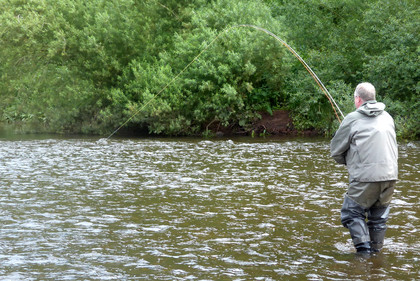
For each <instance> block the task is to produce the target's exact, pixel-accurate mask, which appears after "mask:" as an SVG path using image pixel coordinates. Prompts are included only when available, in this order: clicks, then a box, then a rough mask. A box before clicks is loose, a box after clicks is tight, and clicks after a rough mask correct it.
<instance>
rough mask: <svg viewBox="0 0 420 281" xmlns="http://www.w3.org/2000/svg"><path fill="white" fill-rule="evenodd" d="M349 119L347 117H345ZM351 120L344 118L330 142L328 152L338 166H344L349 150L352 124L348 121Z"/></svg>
mask: <svg viewBox="0 0 420 281" xmlns="http://www.w3.org/2000/svg"><path fill="white" fill-rule="evenodd" d="M347 117H349V116H347ZM349 119H351V118H344V120H343V122H342V123H341V125H340V127H339V128H338V130H337V132H336V133H335V135H334V137H333V138H332V140H331V146H330V152H331V157H332V158H334V160H335V161H337V163H339V164H344V165H346V164H347V163H346V155H347V151H348V150H349V148H350V143H351V139H352V133H351V127H352V122H351V121H350V120H349Z"/></svg>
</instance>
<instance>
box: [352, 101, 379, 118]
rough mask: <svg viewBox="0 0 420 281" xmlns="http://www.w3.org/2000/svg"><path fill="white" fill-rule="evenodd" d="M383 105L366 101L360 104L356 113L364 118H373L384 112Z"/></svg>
mask: <svg viewBox="0 0 420 281" xmlns="http://www.w3.org/2000/svg"><path fill="white" fill-rule="evenodd" d="M384 109H385V104H383V103H382V102H377V101H367V102H365V103H364V104H362V105H361V106H360V107H359V108H358V109H357V110H356V111H357V112H359V113H362V114H364V115H366V116H371V117H375V116H378V115H380V114H382V112H384Z"/></svg>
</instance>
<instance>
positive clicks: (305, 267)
mask: <svg viewBox="0 0 420 281" xmlns="http://www.w3.org/2000/svg"><path fill="white" fill-rule="evenodd" d="M419 158H420V145H419V142H411V143H408V144H402V145H400V179H401V181H400V182H399V184H398V190H397V192H396V194H395V197H394V199H393V201H392V213H391V216H390V221H389V230H388V233H387V238H386V240H385V243H386V245H385V246H384V251H383V253H381V254H379V255H376V256H373V257H371V258H369V259H365V258H360V257H358V256H355V254H354V253H353V252H354V250H353V247H352V244H351V241H350V237H349V234H348V233H347V230H346V229H344V228H343V227H342V226H341V225H340V218H339V216H340V214H339V213H340V208H341V203H342V197H343V194H344V193H345V191H346V185H347V184H346V182H347V172H346V170H345V168H344V167H342V166H339V165H336V164H335V163H334V162H333V161H332V160H331V159H330V158H329V143H328V141H327V140H318V139H315V140H314V139H289V140H284V139H283V140H278V139H277V140H276V139H269V140H259V139H257V140H255V139H234V140H191V139H182V140H180V139H145V140H138V139H123V140H120V139H111V140H108V141H107V140H101V141H97V140H92V139H37V140H36V139H33V140H12V141H10V140H4V139H3V140H1V139H0V189H1V193H0V206H1V207H0V208H1V213H0V222H1V224H2V226H1V228H0V276H2V278H5V279H10V280H40V279H41V280H43V279H61V280H62V279H66V280H76V279H77V280H80V279H91V280H95V279H97V280H99V279H100V280H127V279H145V280H185V279H187V280H188V279H192V280H203V279H206V280H233V279H235V280H284V279H286V280H289V279H298V280H300V279H301V280H346V279H366V276H369V280H401V279H407V280H414V279H416V278H419V269H418V264H419V262H420V261H419V256H420V243H419V240H420V239H419V238H420V237H419V232H418V231H419V203H420V202H419V190H420V189H419V187H420V183H419V182H420V178H419V172H418V171H419V169H420V161H419V160H420V159H419Z"/></svg>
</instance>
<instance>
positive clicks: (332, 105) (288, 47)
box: [106, 24, 344, 139]
mask: <svg viewBox="0 0 420 281" xmlns="http://www.w3.org/2000/svg"><path fill="white" fill-rule="evenodd" d="M239 27H250V28H253V29H256V30H259V31H262V32H264V33H266V34H268V35H270V36H271V37H273V38H274V39H276V40H277V41H279V42H280V43H281V44H282V45H283V46H285V47H286V48H287V49H288V50H289V51H290V52H291V53H292V54H293V55H294V56H295V57H296V58H297V59H298V60H299V61H300V62H301V63H302V65H303V66H304V67H305V69H306V70H307V71H308V72H309V74H310V75H311V76H312V78H313V79H314V80H315V82H316V83H317V85H318V86H319V87H320V89H321V91H322V92H323V93H324V94H325V96H326V97H327V99H328V101H329V102H330V104H331V107H332V108H333V110H334V113H335V116H336V117H337V120H338V122H339V123H341V119H340V117H339V116H338V113H337V110H338V111H339V112H340V114H341V116H342V117H343V118H344V114H343V112H341V110H340V108H339V107H338V105H337V103H336V102H335V100H334V98H333V97H332V96H331V94H330V93H329V92H328V90H327V88H326V87H325V86H324V84H323V83H322V81H321V80H320V79H319V78H318V76H317V75H316V74H315V72H314V71H313V70H312V69H311V68H310V67H309V65H308V64H307V63H306V62H305V61H304V60H303V59H302V58H301V57H300V56H299V54H298V53H297V52H296V51H295V50H294V49H293V48H292V47H290V46H289V45H288V44H287V43H286V42H285V41H283V40H282V39H280V38H279V37H278V36H277V35H275V34H274V33H272V32H271V31H268V30H267V29H265V28H262V27H259V26H256V25H252V24H239V25H233V26H231V27H228V28H226V29H224V30H223V31H221V32H220V33H219V34H217V35H216V37H215V38H214V39H213V40H212V41H211V42H210V43H209V44H207V46H205V47H204V48H203V49H202V50H201V52H200V53H199V54H198V55H197V56H195V57H194V59H193V60H192V61H190V62H189V63H188V64H187V65H186V66H185V67H184V68H183V69H182V70H181V71H180V72H179V73H178V74H177V75H175V76H174V77H173V78H172V80H171V81H169V82H168V83H167V84H166V85H165V86H164V87H163V88H162V89H160V91H159V92H158V93H157V94H156V95H155V96H154V97H153V98H151V99H149V100H148V101H147V102H146V103H145V104H144V105H143V106H142V107H141V108H140V109H138V110H137V111H136V112H134V114H133V115H131V116H130V118H128V119H127V120H126V121H125V122H124V123H123V124H122V125H121V126H119V127H118V128H117V129H116V130H115V131H114V132H112V133H111V134H110V135H109V136H108V137H107V138H106V139H109V138H111V137H112V136H113V135H114V134H116V133H117V132H118V131H119V130H120V129H121V128H122V127H124V126H125V125H126V124H127V123H128V122H130V120H131V119H133V118H134V116H136V115H137V114H138V113H139V112H140V111H142V110H143V109H144V108H145V107H146V106H147V105H148V104H149V103H150V102H151V101H152V100H154V99H155V98H157V97H158V96H159V95H160V94H162V92H163V91H165V90H166V89H167V88H168V87H169V86H170V85H171V84H172V83H173V82H175V80H177V79H178V77H179V76H181V74H182V73H184V72H185V70H187V69H188V68H189V67H190V66H191V65H192V64H193V63H194V62H195V61H196V60H197V59H198V58H199V57H200V56H201V55H202V54H203V53H204V52H205V51H207V49H208V48H209V47H210V46H211V45H213V43H214V42H215V41H216V40H217V39H219V37H221V36H222V35H223V34H225V33H228V32H229V31H230V30H231V29H233V28H239ZM336 109H337V110H336Z"/></svg>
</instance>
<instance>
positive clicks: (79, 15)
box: [0, 0, 420, 137]
mask: <svg viewBox="0 0 420 281" xmlns="http://www.w3.org/2000/svg"><path fill="white" fill-rule="evenodd" d="M418 18H419V7H418V4H417V3H416V1H414V0H404V1H400V0H399V1H397V0H388V1H379V0H375V1H362V0H345V1H334V0H326V1H315V0H305V1H297V0H294V1H282V0H266V1H262V0H238V1H232V0H213V1H204V0H193V1H191V0H189V1H187V0H166V1H162V0H93V1H86V0H57V1H50V0H31V1H23V0H3V1H2V5H0V45H1V46H2V48H0V95H1V97H2V98H1V99H0V120H2V121H3V122H9V123H12V124H24V125H26V126H28V127H29V126H31V127H33V128H35V129H34V130H43V131H50V132H72V133H80V132H82V133H99V134H106V133H108V132H111V131H113V129H115V128H116V127H118V126H119V125H121V124H123V123H124V122H125V121H127V120H129V122H128V124H127V127H129V128H145V129H147V130H148V131H149V132H150V133H155V134H165V135H191V134H200V133H203V132H205V130H206V129H207V128H208V127H209V125H211V124H215V123H217V124H220V125H223V126H240V127H242V128H244V129H245V130H246V129H248V128H249V127H250V125H251V124H252V122H253V121H255V120H256V119H257V118H258V117H259V114H260V113H261V112H272V111H273V110H276V109H279V108H282V109H287V110H289V111H290V112H291V113H292V116H293V118H294V124H295V126H296V127H297V128H298V129H308V128H316V129H318V130H322V131H324V132H326V133H329V132H332V131H333V130H334V129H335V127H336V126H337V125H338V122H337V121H334V120H335V119H334V118H335V117H334V115H333V111H332V109H331V105H330V104H329V102H328V100H327V99H326V97H325V96H324V95H323V94H322V93H321V91H320V90H319V89H318V88H317V85H316V84H315V83H314V81H313V80H312V78H311V77H310V76H309V75H308V73H307V72H306V70H305V69H304V67H302V65H301V64H300V63H299V61H298V60H296V59H295V58H294V57H293V56H292V55H291V54H290V53H288V51H287V50H286V49H285V48H284V47H283V46H281V44H279V42H277V41H276V40H274V39H273V38H272V37H269V36H267V34H264V33H262V32H259V31H256V30H254V29H252V28H246V27H233V26H235V25H240V24H253V25H257V26H261V27H263V28H266V29H268V30H270V31H272V32H273V33H275V34H276V35H278V36H279V37H281V38H282V39H284V40H285V41H286V42H288V43H289V45H291V46H293V48H294V49H295V50H296V51H297V52H298V53H299V54H300V55H301V56H302V57H303V59H305V61H306V62H307V63H308V64H309V65H310V66H311V67H312V69H313V70H314V71H315V72H316V73H317V75H318V77H320V78H321V80H322V81H323V82H324V84H325V85H326V86H327V88H328V89H329V91H330V93H331V94H332V96H333V97H334V99H335V100H336V101H337V103H338V104H339V105H340V108H341V109H342V110H343V111H344V112H345V113H348V112H350V111H352V110H353V108H352V99H351V96H352V92H353V90H354V87H355V86H356V85H357V83H359V82H361V81H370V82H372V83H373V84H374V85H375V86H376V88H377V92H378V99H379V100H383V101H385V102H386V103H387V105H388V109H389V111H390V113H391V114H392V115H393V116H394V117H395V120H396V122H397V128H398V133H399V135H400V136H403V137H418V136H419V132H420V128H419V125H418V122H417V120H418V119H419V117H420V116H419V114H420V113H419V112H420V110H419V89H420V86H419V81H420V79H419V69H420V68H419V47H418V34H419V21H418ZM230 27H231V28H230ZM228 28H230V29H228ZM216 37H217V40H216V41H214V42H213V41H212V40H213V39H214V38H216ZM211 42H213V43H212V44H211V45H210V46H209V44H210V43H211ZM206 48H207V49H206ZM203 50H206V51H205V52H204V53H202V55H201V56H200V57H198V59H197V60H195V61H194V62H193V63H192V64H191V65H189V63H191V61H192V60H193V59H194V58H195V57H196V56H197V55H198V54H200V52H202V51H203ZM187 65H189V67H188V68H186V69H185V67H186V66H187ZM179 73H181V74H180V75H179V76H177V75H178V74H179ZM175 77H176V79H174V78H175ZM168 83H170V84H169V86H168V87H167V88H164V87H165V85H167V84H168ZM162 89H163V91H162Z"/></svg>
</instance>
